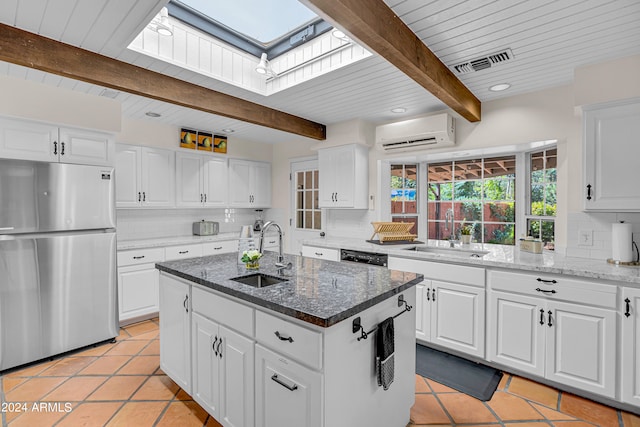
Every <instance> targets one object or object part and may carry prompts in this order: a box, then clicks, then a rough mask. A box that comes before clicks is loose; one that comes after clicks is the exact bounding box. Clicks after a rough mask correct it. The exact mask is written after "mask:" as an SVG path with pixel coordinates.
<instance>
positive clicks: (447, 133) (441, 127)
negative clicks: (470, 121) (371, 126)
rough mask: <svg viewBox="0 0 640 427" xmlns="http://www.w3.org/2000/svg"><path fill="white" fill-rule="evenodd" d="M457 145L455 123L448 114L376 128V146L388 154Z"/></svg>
mask: <svg viewBox="0 0 640 427" xmlns="http://www.w3.org/2000/svg"><path fill="white" fill-rule="evenodd" d="M455 143H456V128H455V121H454V118H453V117H451V116H450V115H449V114H446V113H444V114H437V115H434V116H428V117H420V118H417V119H410V120H404V121H401V122H395V123H389V124H386V125H381V126H378V127H376V146H377V147H378V149H380V150H383V151H385V152H388V153H395V152H403V151H413V150H425V149H428V148H440V147H447V146H452V145H455Z"/></svg>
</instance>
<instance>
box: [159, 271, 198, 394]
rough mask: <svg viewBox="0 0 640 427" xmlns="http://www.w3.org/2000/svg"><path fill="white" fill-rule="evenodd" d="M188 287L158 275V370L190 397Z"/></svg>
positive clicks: (189, 310) (189, 290) (189, 305)
mask: <svg viewBox="0 0 640 427" xmlns="http://www.w3.org/2000/svg"><path fill="white" fill-rule="evenodd" d="M190 297H191V286H190V285H188V284H186V283H185V282H182V281H180V280H176V279H173V278H171V277H168V276H166V275H160V367H161V368H162V370H163V371H164V372H165V373H166V374H167V375H169V377H171V379H172V380H173V381H175V383H176V384H178V385H179V386H180V387H181V388H182V389H183V390H184V391H185V392H186V393H188V394H191V301H190Z"/></svg>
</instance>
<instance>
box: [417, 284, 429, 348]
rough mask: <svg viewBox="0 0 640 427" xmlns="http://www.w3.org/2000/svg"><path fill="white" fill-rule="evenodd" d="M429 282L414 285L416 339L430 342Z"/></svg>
mask: <svg viewBox="0 0 640 427" xmlns="http://www.w3.org/2000/svg"><path fill="white" fill-rule="evenodd" d="M430 325H431V282H430V281H428V280H425V281H424V282H421V283H418V284H417V285H416V339H418V340H421V341H426V342H429V341H430V340H431V327H430Z"/></svg>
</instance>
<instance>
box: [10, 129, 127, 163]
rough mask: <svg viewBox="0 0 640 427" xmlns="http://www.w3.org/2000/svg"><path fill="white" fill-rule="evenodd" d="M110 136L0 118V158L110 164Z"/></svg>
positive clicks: (102, 133)
mask: <svg viewBox="0 0 640 427" xmlns="http://www.w3.org/2000/svg"><path fill="white" fill-rule="evenodd" d="M114 145H115V144H114V140H113V136H112V135H110V134H107V133H104V132H97V131H90V130H83V129H74V128H67V127H58V126H55V125H52V124H47V123H40V122H32V121H27V120H18V119H9V118H0V157H3V158H8V159H22V160H35V161H43V162H60V163H74V164H82V165H98V166H113V163H114Z"/></svg>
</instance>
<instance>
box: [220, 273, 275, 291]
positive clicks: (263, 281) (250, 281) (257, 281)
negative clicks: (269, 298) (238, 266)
mask: <svg viewBox="0 0 640 427" xmlns="http://www.w3.org/2000/svg"><path fill="white" fill-rule="evenodd" d="M231 280H234V281H236V282H240V283H244V284H245V285H249V286H253V287H254V288H264V287H265V286H271V285H275V284H277V283H280V282H286V281H287V279H285V278H281V277H276V276H268V275H266V274H262V273H254V274H250V275H248V276H240V277H234V278H232V279H231Z"/></svg>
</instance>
